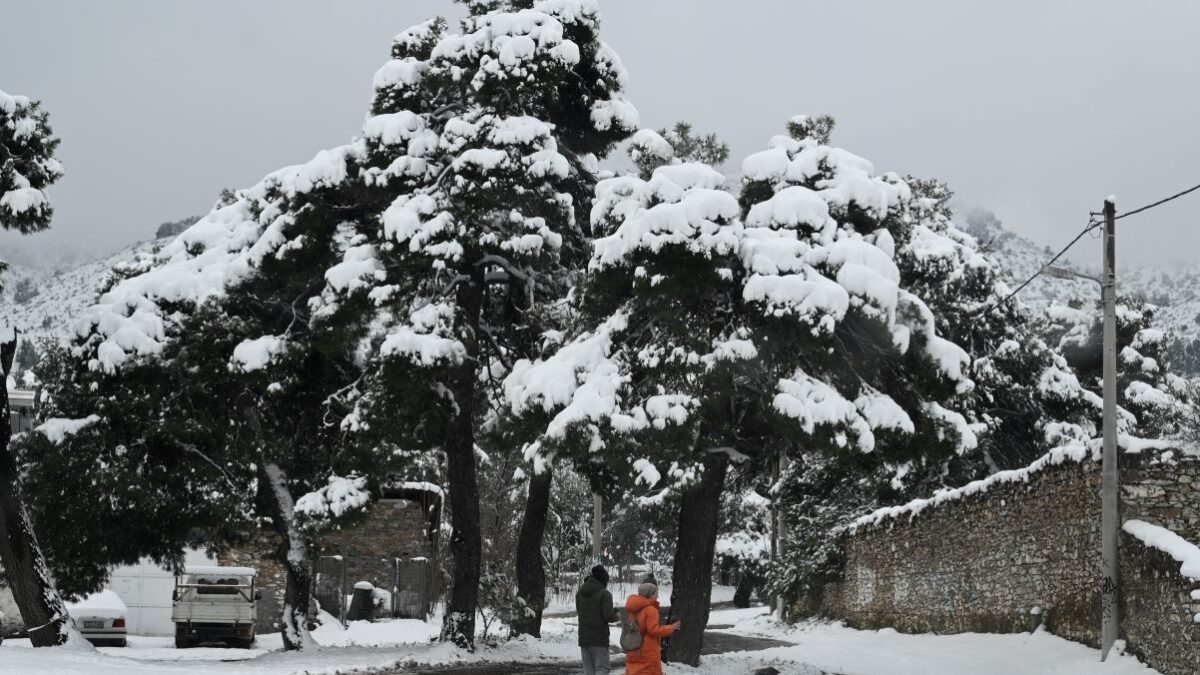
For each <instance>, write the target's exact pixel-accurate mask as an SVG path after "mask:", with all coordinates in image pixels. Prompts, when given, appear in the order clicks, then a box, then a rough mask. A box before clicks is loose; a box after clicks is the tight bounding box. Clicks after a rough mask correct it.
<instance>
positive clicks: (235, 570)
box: [183, 565, 258, 577]
mask: <svg viewBox="0 0 1200 675" xmlns="http://www.w3.org/2000/svg"><path fill="white" fill-rule="evenodd" d="M183 573H184V574H191V575H194V576H200V577H254V576H258V570H256V569H254V568H253V567H220V566H217V565H188V566H187V567H184V568H183Z"/></svg>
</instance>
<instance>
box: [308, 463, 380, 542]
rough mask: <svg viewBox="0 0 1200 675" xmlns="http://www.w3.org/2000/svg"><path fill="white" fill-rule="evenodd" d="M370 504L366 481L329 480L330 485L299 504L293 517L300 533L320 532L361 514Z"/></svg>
mask: <svg viewBox="0 0 1200 675" xmlns="http://www.w3.org/2000/svg"><path fill="white" fill-rule="evenodd" d="M370 502H371V494H370V493H369V492H368V491H367V479H366V478H364V477H361V476H353V475H352V476H330V477H329V482H328V484H326V485H324V486H322V487H321V488H320V489H318V490H314V491H313V492H309V493H308V494H306V495H304V496H302V497H300V498H299V499H297V500H296V505H295V507H294V508H293V511H292V513H293V516H292V517H293V519H294V520H295V521H296V526H297V527H298V528H300V529H301V530H307V531H312V530H318V529H321V528H324V527H326V526H328V525H330V524H332V523H334V522H336V521H338V520H339V519H341V518H344V517H346V516H349V515H352V514H357V513H362V512H363V511H365V510H366V508H367V506H368V505H369V504H370Z"/></svg>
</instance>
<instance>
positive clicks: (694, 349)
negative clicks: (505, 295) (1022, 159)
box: [505, 118, 986, 484]
mask: <svg viewBox="0 0 1200 675" xmlns="http://www.w3.org/2000/svg"><path fill="white" fill-rule="evenodd" d="M806 119H807V118H797V120H799V121H797V120H793V125H799V124H802V123H804V120H806ZM633 145H634V150H633V152H634V153H636V154H637V155H638V158H639V159H640V160H642V159H645V158H647V157H658V158H661V159H663V160H664V161H667V162H668V163H665V164H664V165H662V166H660V167H659V168H657V169H655V170H653V172H652V173H651V174H650V175H649V177H648V178H647V179H643V178H639V177H637V176H628V175H626V176H618V177H614V178H611V179H608V180H605V181H602V182H601V183H600V184H599V186H598V188H597V196H596V200H595V203H594V206H593V209H592V214H591V218H592V228H593V231H594V232H596V233H597V234H598V235H601V236H600V237H599V238H598V239H597V240H596V241H595V243H594V249H593V254H592V257H591V261H590V264H589V282H588V283H587V284H585V286H584V288H585V291H584V294H583V300H581V302H582V303H583V305H584V306H585V312H586V311H587V310H586V307H587V306H588V305H589V303H591V304H592V305H594V304H596V302H597V300H596V296H597V294H600V295H604V294H606V293H608V292H609V291H608V289H611V288H613V287H614V284H615V285H616V287H621V288H628V289H630V290H629V291H628V293H629V294H628V295H621V296H619V297H621V298H625V299H624V300H620V301H619V302H618V304H617V305H616V306H615V308H614V309H613V311H612V312H611V313H609V314H608V317H607V318H605V319H604V320H602V321H600V322H599V323H598V324H596V325H595V326H594V327H593V328H592V329H590V330H587V331H585V332H583V333H582V334H580V335H578V336H577V337H576V338H574V339H573V340H571V341H570V342H568V343H567V344H565V345H563V346H562V347H561V348H560V349H558V350H557V351H556V352H555V353H553V354H551V355H549V356H547V357H545V358H543V359H539V360H522V361H520V362H518V363H517V364H516V365H515V366H514V368H513V371H512V372H511V374H510V375H509V376H508V377H507V379H506V380H505V392H506V396H507V399H508V401H509V405H510V406H511V409H512V411H513V412H514V413H515V414H517V415H525V414H530V413H534V412H536V413H539V414H544V415H547V416H549V423H548V425H547V427H546V432H545V434H544V436H543V437H542V439H541V440H539V441H538V442H536V443H533V444H532V445H530V446H529V447H528V448H527V454H529V455H530V456H535V457H536V456H539V455H541V454H543V453H547V452H548V453H553V449H552V448H553V447H558V446H560V445H561V444H563V443H566V442H569V440H570V438H571V437H572V436H573V435H574V434H579V435H580V436H579V438H580V440H581V442H582V443H583V445H584V446H585V447H588V448H590V449H591V450H592V451H597V450H599V449H601V448H603V447H605V446H606V444H607V443H608V442H609V441H610V440H612V439H614V438H620V437H622V436H623V435H628V434H631V433H636V432H640V431H644V430H653V429H665V428H670V427H672V426H678V427H683V428H694V429H695V432H694V434H695V435H694V436H693V438H695V437H699V436H703V435H704V434H706V433H710V432H711V429H712V427H713V425H714V424H717V422H714V421H712V420H711V419H709V420H708V421H702V419H703V418H704V416H705V415H706V414H710V413H705V412H703V411H704V410H705V409H706V408H707V407H709V406H710V401H711V400H723V399H721V398H720V397H721V396H727V395H728V394H727V393H726V394H719V393H718V392H719V391H721V387H722V386H723V385H720V384H718V381H721V380H722V378H726V377H727V373H726V372H725V370H724V369H727V368H729V367H733V368H735V369H737V372H738V373H740V374H739V375H737V376H735V378H734V380H733V382H735V383H739V382H740V383H741V384H735V385H734V386H735V387H742V386H744V387H745V388H749V389H753V388H754V387H755V386H758V385H756V384H745V383H746V382H752V381H754V378H759V377H766V380H765V381H764V382H763V383H762V384H764V385H765V386H766V387H769V389H770V391H769V392H768V399H769V401H770V403H769V405H770V407H771V408H773V414H775V415H778V416H779V418H780V419H786V420H790V421H791V422H792V423H794V424H795V425H796V429H797V433H798V434H799V435H801V436H806V437H811V438H814V439H815V438H824V439H825V441H824V442H827V443H828V444H829V445H830V446H832V447H835V448H836V447H842V448H847V449H850V448H853V449H857V450H859V451H864V452H869V451H872V450H874V449H876V446H877V436H878V434H880V433H881V432H883V433H885V434H888V435H891V436H892V437H897V436H899V437H903V436H911V435H912V434H914V433H915V432H917V431H918V430H919V428H920V427H923V429H924V432H925V433H926V434H928V435H929V437H930V438H931V439H935V440H936V439H941V440H942V441H943V442H946V443H949V444H951V446H952V447H954V448H955V449H957V451H958V452H959V453H961V452H965V451H967V450H970V449H972V448H973V447H975V445H976V443H977V439H976V435H975V432H976V430H977V429H976V427H975V426H973V425H972V424H968V420H967V418H966V417H965V416H964V415H963V414H962V413H961V412H958V411H956V410H955V407H956V406H957V405H958V404H960V403H961V402H962V401H961V397H963V396H965V395H967V394H969V393H970V392H971V391H972V389H973V387H974V383H973V381H972V379H971V377H970V373H969V370H970V365H971V359H970V357H969V356H968V354H967V352H966V351H965V350H964V349H962V348H961V347H960V346H958V345H957V344H955V343H953V342H952V341H950V340H947V339H945V338H943V337H942V336H941V335H939V333H938V330H937V327H936V321H935V317H934V314H933V312H932V311H931V309H930V308H929V306H928V305H927V304H926V303H925V302H924V300H923V299H922V298H921V297H918V295H916V294H915V293H914V292H912V291H910V290H909V289H908V288H906V287H905V284H904V282H903V281H902V275H901V269H900V262H901V261H903V263H904V265H905V266H908V267H911V265H912V264H913V262H912V261H913V260H914V259H917V260H920V261H921V262H922V264H926V265H928V264H936V262H940V264H942V265H944V266H947V267H955V268H961V267H963V266H967V265H980V264H986V261H985V260H984V259H983V258H982V257H979V256H977V254H975V253H974V249H973V248H972V246H971V244H972V242H971V241H970V238H969V237H966V236H965V235H962V234H961V233H959V232H957V231H956V230H954V228H953V227H952V226H948V225H947V224H946V223H942V222H940V221H936V220H935V219H934V218H933V216H932V214H931V213H930V212H929V209H928V208H926V206H927V205H925V204H924V200H923V198H920V197H916V196H914V194H913V191H912V190H911V189H910V187H909V185H908V184H906V182H905V181H904V180H902V179H901V178H900V177H899V176H897V175H896V174H892V173H884V174H879V173H877V172H876V171H875V169H874V168H873V166H872V165H871V164H870V162H868V161H866V160H865V159H863V158H861V157H858V156H856V155H854V154H852V153H850V152H847V151H845V150H842V149H840V148H835V147H832V146H830V145H828V144H827V143H826V142H823V139H820V138H816V137H813V136H808V137H804V136H801V137H799V138H797V137H794V136H780V137H776V138H774V139H772V141H771V143H770V146H769V149H768V150H766V151H764V152H760V153H757V154H754V155H752V156H750V157H748V158H747V159H746V160H745V161H744V162H743V172H744V174H745V181H746V187H745V188H744V190H743V195H742V205H741V207H739V203H738V200H737V199H735V198H734V196H733V195H732V194H730V192H729V191H728V190H727V188H726V186H725V185H724V182H725V180H724V178H723V177H722V176H721V174H720V173H718V172H717V171H715V170H713V169H712V168H711V167H709V166H706V165H702V164H692V163H669V160H670V158H671V157H672V151H671V148H670V144H669V143H666V142H665V141H664V140H663V139H662V138H661V137H659V136H658V134H655V133H654V132H651V131H648V130H642V131H640V132H638V134H637V135H636V136H635V137H634V142H633ZM743 214H744V217H743ZM935 261H936V262H935ZM614 279H622V280H623V281H614ZM624 284H628V286H625V285H624ZM706 291H711V293H709V294H706ZM724 293H730V294H732V295H733V297H734V298H735V299H734V300H733V304H732V305H730V304H729V303H728V302H725V301H722V300H721V299H720V297H721V296H722V294H724ZM669 297H675V298H678V299H680V300H679V302H678V304H672V301H670V300H667V299H665V298H669ZM685 298H686V300H685ZM599 302H601V304H602V303H603V301H599ZM704 302H713V303H715V304H713V305H712V307H711V309H710V308H709V307H708V306H705V307H704V308H703V309H701V310H700V311H701V312H704V311H708V312H709V316H701V315H696V316H692V315H690V314H687V313H688V312H689V311H695V309H694V308H693V307H691V305H693V304H695V303H701V304H703V303H704ZM664 312H665V313H664ZM676 314H683V315H687V321H688V325H686V326H683V325H680V326H677V327H674V328H671V327H669V326H670V322H671V321H672V320H673V318H674V315H676ZM725 314H727V317H726V316H725ZM868 327H872V328H868ZM673 330H677V332H673ZM872 332H873V333H874V334H876V335H879V336H882V338H883V342H882V343H879V342H876V341H875V340H877V339H878V338H874V337H864V336H865V335H866V334H867V333H872ZM780 339H783V340H785V342H784V343H783V344H780V343H779V340H780ZM862 339H866V340H867V343H864V344H863V345H860V346H859V348H865V349H867V350H868V351H875V352H879V353H881V354H885V355H887V356H886V357H885V358H886V359H890V360H891V362H893V363H897V364H899V363H908V364H910V366H913V367H918V368H920V369H922V370H923V369H926V368H927V369H928V371H929V372H930V374H931V375H930V377H931V383H930V384H924V385H922V384H919V383H920V382H921V380H920V376H918V375H916V374H913V375H911V377H912V378H913V381H909V382H905V381H904V379H905V378H903V377H900V378H898V377H897V376H896V375H895V374H894V373H892V372H889V371H888V369H887V368H884V369H881V370H878V371H875V370H873V369H874V368H875V367H876V366H874V365H872V364H870V363H862V364H856V363H854V358H853V357H852V355H851V354H850V353H849V352H847V351H845V349H846V348H845V344H844V343H846V342H849V341H852V340H862ZM787 341H792V342H787ZM731 364H733V365H731ZM737 364H742V365H737ZM891 367H894V366H891ZM891 367H889V368H891ZM856 369H857V370H856ZM763 371H765V372H766V373H767V374H766V375H765V376H764V375H763ZM918 387H924V388H926V389H928V391H926V392H924V393H923V394H917V395H915V396H914V394H915V393H916V392H914V391H913V389H914V388H918ZM896 393H899V394H900V395H901V398H900V399H899V400H898V399H897V398H894V397H893V396H894V395H895V394H896ZM901 401H903V402H901ZM729 414H733V413H729ZM718 416H719V415H718ZM734 436H736V434H734ZM547 446H551V447H549V448H548V447H547ZM735 449H736V448H735ZM701 450H702V449H701ZM736 450H737V451H738V452H742V453H745V452H746V450H743V449H736ZM629 460H630V464H631V469H632V471H633V472H634V473H635V474H637V475H640V476H641V479H642V480H643V481H644V482H646V483H650V484H653V483H656V482H658V480H659V479H660V478H661V476H662V474H663V473H664V471H663V469H664V468H665V467H661V466H658V467H655V466H653V465H652V464H653V462H651V461H649V460H648V459H647V457H646V456H642V455H638V454H636V453H635V454H634V455H630V457H629ZM670 471H671V470H670V469H667V470H666V472H668V473H669V472H670ZM679 474H680V476H684V477H686V474H687V471H683V470H680V471H679Z"/></svg>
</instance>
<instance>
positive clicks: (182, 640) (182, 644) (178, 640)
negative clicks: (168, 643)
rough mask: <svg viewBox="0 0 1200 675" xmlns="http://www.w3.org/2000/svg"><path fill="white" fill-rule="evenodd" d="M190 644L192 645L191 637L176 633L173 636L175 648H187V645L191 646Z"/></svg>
mask: <svg viewBox="0 0 1200 675" xmlns="http://www.w3.org/2000/svg"><path fill="white" fill-rule="evenodd" d="M191 646H192V640H191V638H189V637H187V636H186V635H176V636H175V648H176V649H187V648H188V647H191Z"/></svg>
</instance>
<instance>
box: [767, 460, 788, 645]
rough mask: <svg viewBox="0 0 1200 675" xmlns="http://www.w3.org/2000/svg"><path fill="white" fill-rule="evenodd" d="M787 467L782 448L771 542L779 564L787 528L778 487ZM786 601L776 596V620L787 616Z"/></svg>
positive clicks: (776, 465) (777, 465) (781, 596)
mask: <svg viewBox="0 0 1200 675" xmlns="http://www.w3.org/2000/svg"><path fill="white" fill-rule="evenodd" d="M787 469H788V455H787V450H782V451H780V453H779V461H778V462H777V463H776V464H775V487H776V488H777V491H776V497H775V499H776V506H775V523H774V525H775V537H774V539H773V541H772V542H771V543H772V544H773V547H774V549H775V550H774V554H775V562H776V564H777V565H782V564H783V548H784V546H783V542H784V529H785V523H784V520H783V509H781V508H779V506H778V499H779V497H778V495H779V492H780V491H779V490H778V488H779V482H780V481H781V480H783V476H784V474H785V473H786V472H787ZM786 601H787V599H786V597H785V596H784V595H783V594H779V595H777V596H775V620H776V621H783V620H784V619H786V618H787V611H786V610H785V609H784V603H785V602H786Z"/></svg>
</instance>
